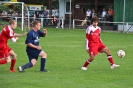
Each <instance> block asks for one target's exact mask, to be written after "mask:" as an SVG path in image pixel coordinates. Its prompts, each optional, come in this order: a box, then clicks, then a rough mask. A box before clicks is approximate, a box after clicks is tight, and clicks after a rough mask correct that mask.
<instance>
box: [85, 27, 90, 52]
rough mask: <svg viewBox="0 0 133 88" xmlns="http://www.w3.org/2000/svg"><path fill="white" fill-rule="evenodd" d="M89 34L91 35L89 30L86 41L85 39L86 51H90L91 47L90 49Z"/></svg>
mask: <svg viewBox="0 0 133 88" xmlns="http://www.w3.org/2000/svg"><path fill="white" fill-rule="evenodd" d="M89 34H90V32H89V28H88V29H87V30H86V39H85V41H86V42H85V43H86V46H85V47H86V50H88V49H89V47H88V44H89Z"/></svg>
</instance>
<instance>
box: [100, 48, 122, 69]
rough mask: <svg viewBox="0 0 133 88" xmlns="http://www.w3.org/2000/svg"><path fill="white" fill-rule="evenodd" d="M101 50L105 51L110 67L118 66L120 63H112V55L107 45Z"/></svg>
mask: <svg viewBox="0 0 133 88" xmlns="http://www.w3.org/2000/svg"><path fill="white" fill-rule="evenodd" d="M101 49H102V46H101ZM101 52H104V53H106V55H107V58H108V61H109V63H110V65H111V69H113V68H116V67H119V66H120V65H117V64H114V60H113V57H112V55H111V53H110V50H109V49H108V48H107V47H105V48H103V49H102V50H101Z"/></svg>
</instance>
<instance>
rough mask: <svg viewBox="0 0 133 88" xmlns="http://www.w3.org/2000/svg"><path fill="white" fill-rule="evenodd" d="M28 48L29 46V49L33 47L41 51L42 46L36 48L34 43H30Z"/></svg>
mask: <svg viewBox="0 0 133 88" xmlns="http://www.w3.org/2000/svg"><path fill="white" fill-rule="evenodd" d="M27 46H28V47H31V48H35V49H38V50H40V49H41V46H36V45H33V44H32V43H28V44H27Z"/></svg>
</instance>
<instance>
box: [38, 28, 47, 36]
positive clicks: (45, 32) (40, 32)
mask: <svg viewBox="0 0 133 88" xmlns="http://www.w3.org/2000/svg"><path fill="white" fill-rule="evenodd" d="M46 35H47V30H46V29H43V31H39V36H40V37H45V36H46Z"/></svg>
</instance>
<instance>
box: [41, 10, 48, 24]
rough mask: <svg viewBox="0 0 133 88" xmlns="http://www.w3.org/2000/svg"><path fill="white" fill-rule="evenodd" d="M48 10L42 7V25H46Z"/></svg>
mask: <svg viewBox="0 0 133 88" xmlns="http://www.w3.org/2000/svg"><path fill="white" fill-rule="evenodd" d="M48 14H49V13H48V11H47V9H46V8H44V11H43V13H42V16H43V18H44V20H43V26H44V25H45V26H48Z"/></svg>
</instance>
